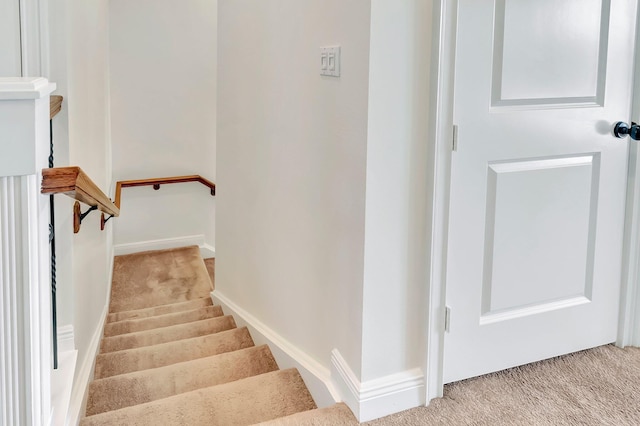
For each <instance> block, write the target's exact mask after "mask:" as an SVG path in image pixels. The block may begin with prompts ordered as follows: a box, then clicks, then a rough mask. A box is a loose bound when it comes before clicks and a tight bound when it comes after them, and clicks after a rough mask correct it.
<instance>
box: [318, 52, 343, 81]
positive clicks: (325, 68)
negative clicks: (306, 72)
mask: <svg viewBox="0 0 640 426" xmlns="http://www.w3.org/2000/svg"><path fill="white" fill-rule="evenodd" d="M320 75H328V76H331V77H340V46H332V47H321V48H320Z"/></svg>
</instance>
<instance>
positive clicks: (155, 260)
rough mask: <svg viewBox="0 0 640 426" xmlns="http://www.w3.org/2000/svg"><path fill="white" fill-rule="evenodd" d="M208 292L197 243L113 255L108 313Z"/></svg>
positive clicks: (209, 282) (175, 301) (171, 301)
mask: <svg viewBox="0 0 640 426" xmlns="http://www.w3.org/2000/svg"><path fill="white" fill-rule="evenodd" d="M210 292H211V280H210V279H209V276H208V274H207V269H206V267H205V265H204V262H203V261H202V257H201V256H200V249H199V248H198V247H196V246H193V247H185V248H179V249H170V250H161V251H154V252H143V253H136V254H130V255H126V256H116V257H115V260H114V265H113V283H112V287H111V304H110V305H109V312H120V311H129V310H133V309H140V308H147V307H150V306H158V305H168V304H171V303H177V302H185V301H187V300H193V299H200V298H206V297H209V293H210Z"/></svg>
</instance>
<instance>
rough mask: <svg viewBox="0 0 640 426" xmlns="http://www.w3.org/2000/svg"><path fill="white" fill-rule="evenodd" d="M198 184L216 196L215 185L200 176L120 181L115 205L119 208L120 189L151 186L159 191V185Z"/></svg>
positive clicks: (117, 185) (117, 184)
mask: <svg viewBox="0 0 640 426" xmlns="http://www.w3.org/2000/svg"><path fill="white" fill-rule="evenodd" d="M185 182H200V183H201V184H203V185H204V186H206V187H208V188H209V189H210V190H211V195H216V184H215V183H213V182H211V181H210V180H208V179H205V178H203V177H202V176H200V175H191V176H173V177H164V178H152V179H138V180H122V181H118V182H117V183H116V201H115V204H116V206H117V207H118V208H120V196H121V193H122V188H130V187H133V186H153V189H156V190H158V189H160V185H165V184H170V183H185Z"/></svg>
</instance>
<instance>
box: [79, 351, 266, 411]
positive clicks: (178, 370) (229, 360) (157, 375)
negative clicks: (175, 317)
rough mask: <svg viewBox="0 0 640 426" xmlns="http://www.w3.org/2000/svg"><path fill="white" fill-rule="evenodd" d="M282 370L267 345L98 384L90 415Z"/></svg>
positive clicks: (91, 393) (93, 387)
mask: <svg viewBox="0 0 640 426" xmlns="http://www.w3.org/2000/svg"><path fill="white" fill-rule="evenodd" d="M277 369H278V365H277V364H276V361H275V360H274V358H273V355H272V354H271V351H270V350H269V347H268V346H266V345H262V346H254V347H249V348H246V349H241V350H237V351H232V352H226V353H222V354H218V355H214V356H210V357H206V358H199V359H195V360H191V361H186V362H181V363H176V364H171V365H168V366H165V367H159V368H153V369H149V370H143V371H136V372H133V373H127V374H122V375H118V376H113V377H108V378H105V379H99V380H94V381H93V382H92V383H91V385H90V387H89V397H88V400H87V415H88V416H90V415H93V414H99V413H103V412H106V411H112V410H117V409H121V408H125V407H128V406H132V405H137V404H143V403H147V402H151V401H155V400H158V399H162V398H167V397H169V396H173V395H176V394H179V393H184V392H189V391H192V390H196V389H201V388H205V387H209V386H214V385H219V384H222V383H228V382H232V381H235V380H240V379H244V378H247V377H250V376H255V375H258V374H264V373H268V372H270V371H275V370H277Z"/></svg>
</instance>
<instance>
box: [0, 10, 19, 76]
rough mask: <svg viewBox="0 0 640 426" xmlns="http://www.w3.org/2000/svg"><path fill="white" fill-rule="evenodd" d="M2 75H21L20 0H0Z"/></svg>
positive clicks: (0, 68) (0, 64)
mask: <svg viewBox="0 0 640 426" xmlns="http://www.w3.org/2000/svg"><path fill="white" fill-rule="evenodd" d="M0 52H2V54H1V55H0V77H20V76H21V75H22V69H21V66H20V1H19V0H0Z"/></svg>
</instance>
